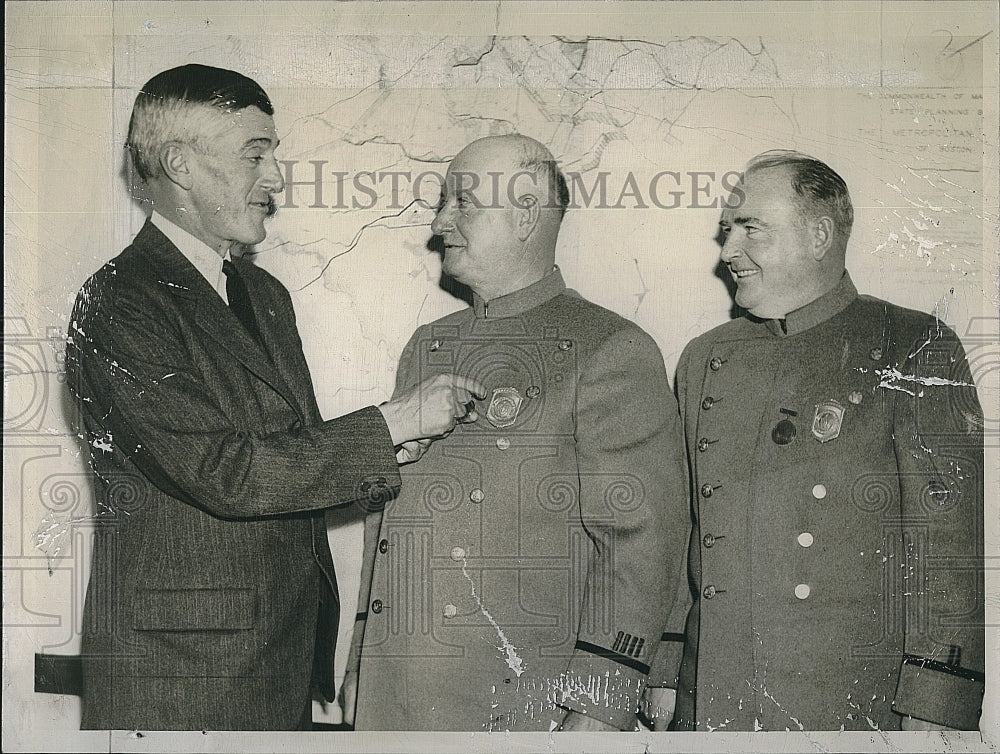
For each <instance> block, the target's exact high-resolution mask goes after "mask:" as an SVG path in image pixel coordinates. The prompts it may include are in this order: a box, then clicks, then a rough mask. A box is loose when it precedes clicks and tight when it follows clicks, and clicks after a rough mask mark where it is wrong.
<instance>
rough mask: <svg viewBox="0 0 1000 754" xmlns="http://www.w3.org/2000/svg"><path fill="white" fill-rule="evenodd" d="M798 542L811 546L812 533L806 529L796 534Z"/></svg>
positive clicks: (804, 545)
mask: <svg viewBox="0 0 1000 754" xmlns="http://www.w3.org/2000/svg"><path fill="white" fill-rule="evenodd" d="M798 542H799V544H800V545H802V546H803V547H812V543H813V535H812V534H810V533H809V532H807V531H804V532H802V533H801V534H800V535H799V536H798Z"/></svg>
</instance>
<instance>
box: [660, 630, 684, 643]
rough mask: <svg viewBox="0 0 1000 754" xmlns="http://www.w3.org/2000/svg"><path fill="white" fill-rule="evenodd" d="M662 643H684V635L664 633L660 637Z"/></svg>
mask: <svg viewBox="0 0 1000 754" xmlns="http://www.w3.org/2000/svg"><path fill="white" fill-rule="evenodd" d="M660 641H684V634H671V633H667V632H664V633H663V636H661V637H660Z"/></svg>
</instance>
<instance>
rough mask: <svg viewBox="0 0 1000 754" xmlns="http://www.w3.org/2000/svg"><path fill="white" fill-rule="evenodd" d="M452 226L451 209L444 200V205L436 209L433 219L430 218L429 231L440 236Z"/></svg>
mask: <svg viewBox="0 0 1000 754" xmlns="http://www.w3.org/2000/svg"><path fill="white" fill-rule="evenodd" d="M453 227H454V221H453V220H452V209H451V207H450V206H449V204H448V202H445V204H444V206H443V207H441V209H439V210H438V211H437V214H436V215H434V219H433V220H431V233H433V234H434V235H435V236H441V235H444V234H445V233H446V232H447V231H449V230H451V229H452V228H453Z"/></svg>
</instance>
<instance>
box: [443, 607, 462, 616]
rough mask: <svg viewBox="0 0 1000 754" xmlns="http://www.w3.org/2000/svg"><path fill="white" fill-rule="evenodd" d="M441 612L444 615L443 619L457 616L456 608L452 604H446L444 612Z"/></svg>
mask: <svg viewBox="0 0 1000 754" xmlns="http://www.w3.org/2000/svg"><path fill="white" fill-rule="evenodd" d="M442 612H443V613H444V617H445V618H454V617H455V616H456V615H458V608H457V607H455V606H454V605H452V604H448V605H445V606H444V610H443V611H442Z"/></svg>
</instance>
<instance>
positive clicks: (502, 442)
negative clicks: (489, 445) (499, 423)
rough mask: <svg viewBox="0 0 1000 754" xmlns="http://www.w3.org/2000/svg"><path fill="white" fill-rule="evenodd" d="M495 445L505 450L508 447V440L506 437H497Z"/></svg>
mask: <svg viewBox="0 0 1000 754" xmlns="http://www.w3.org/2000/svg"><path fill="white" fill-rule="evenodd" d="M497 447H498V448H500V450H507V448H509V447H510V440H508V439H507V438H506V437H498V438H497Z"/></svg>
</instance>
